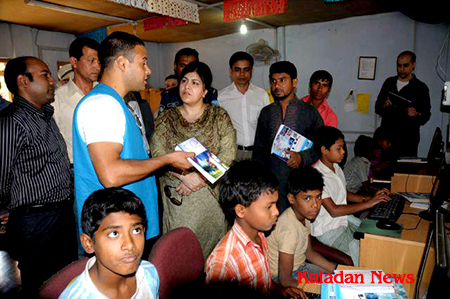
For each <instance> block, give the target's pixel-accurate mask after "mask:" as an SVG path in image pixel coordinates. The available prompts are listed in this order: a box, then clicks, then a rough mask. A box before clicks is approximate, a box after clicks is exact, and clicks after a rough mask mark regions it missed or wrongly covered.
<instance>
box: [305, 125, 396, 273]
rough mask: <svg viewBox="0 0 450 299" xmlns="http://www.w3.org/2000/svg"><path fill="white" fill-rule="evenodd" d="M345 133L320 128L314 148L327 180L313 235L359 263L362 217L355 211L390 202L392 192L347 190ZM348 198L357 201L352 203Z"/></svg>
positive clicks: (319, 166) (312, 231) (319, 167)
mask: <svg viewBox="0 0 450 299" xmlns="http://www.w3.org/2000/svg"><path fill="white" fill-rule="evenodd" d="M343 146H344V135H343V134H342V132H341V131H339V130H338V129H336V128H333V127H327V126H325V127H321V128H319V129H317V131H316V134H315V136H314V139H313V148H314V150H315V152H316V153H317V155H318V156H319V157H320V159H319V161H317V163H316V164H315V165H314V168H316V169H317V170H318V171H319V172H320V173H321V174H322V175H323V179H324V188H323V193H322V205H323V207H325V208H323V207H322V209H321V210H320V212H319V215H318V216H317V218H316V220H315V221H314V223H312V225H311V235H312V236H314V237H316V238H317V239H318V240H319V241H320V242H322V243H324V244H326V245H328V246H331V247H333V248H336V249H339V250H340V251H342V252H344V253H346V254H348V255H350V256H351V258H352V260H353V263H354V265H355V266H358V265H359V241H358V240H355V239H354V238H353V233H354V232H355V231H356V229H357V228H358V226H359V225H360V224H361V220H359V219H358V218H356V217H354V216H353V215H352V214H354V213H356V212H359V211H362V210H365V209H369V208H371V207H373V206H374V205H376V204H377V203H379V202H381V201H389V200H390V198H389V191H388V190H387V189H383V190H380V191H378V192H377V193H375V196H373V197H372V198H370V197H367V198H366V197H365V196H362V195H359V194H355V193H352V192H349V191H347V189H346V182H345V176H344V172H343V171H342V169H341V168H340V167H339V165H338V164H337V163H339V162H340V161H341V160H342V158H343V157H344V149H343ZM347 201H351V202H354V204H351V205H348V204H347Z"/></svg>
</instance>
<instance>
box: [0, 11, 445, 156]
mask: <svg viewBox="0 0 450 299" xmlns="http://www.w3.org/2000/svg"><path fill="white" fill-rule="evenodd" d="M237 30H238V28H236V31H237ZM447 31H448V24H438V25H430V24H424V23H418V22H415V21H413V20H411V19H409V18H408V17H406V16H404V15H403V14H401V13H387V14H379V15H373V16H363V17H354V18H348V19H344V20H338V21H332V22H324V23H314V24H306V25H295V26H287V27H285V28H279V29H278V36H276V34H275V32H276V31H275V30H273V29H264V30H253V31H249V32H248V34H247V35H241V34H239V33H235V34H230V35H226V36H222V37H217V38H211V39H205V40H201V41H196V42H190V43H170V44H157V43H146V48H147V51H148V56H149V66H150V68H151V69H152V74H151V75H150V77H149V80H148V81H149V86H151V87H162V86H163V84H164V78H165V77H166V76H167V75H169V74H171V73H173V59H174V57H175V53H176V52H177V51H178V50H179V49H181V48H183V47H193V48H195V49H197V50H198V52H199V54H200V60H202V61H204V62H206V63H207V64H208V65H209V66H210V67H211V69H212V72H213V76H214V81H213V86H214V87H216V88H217V89H218V90H220V89H222V88H223V87H225V86H227V85H229V84H230V83H231V80H230V78H229V66H228V59H229V57H230V56H231V55H232V54H233V53H234V52H235V51H239V50H245V49H246V47H247V46H248V45H249V44H252V43H255V42H257V41H258V40H259V39H260V38H263V39H265V40H266V41H267V42H268V44H269V45H270V46H272V47H274V48H278V49H279V50H280V53H281V56H280V57H278V59H287V60H290V61H292V62H293V63H294V64H295V65H296V66H297V68H298V71H299V75H298V78H299V81H300V83H299V86H298V88H297V94H298V95H299V96H302V95H304V94H307V93H308V82H309V77H310V75H311V74H312V72H314V71H315V70H318V69H326V70H328V71H329V72H330V73H331V74H332V75H333V77H334V80H335V81H334V84H333V88H332V90H331V94H330V96H329V103H330V105H331V106H332V108H333V109H334V110H335V111H336V113H337V114H338V116H339V121H340V124H339V128H340V129H341V130H343V131H344V132H345V134H346V139H347V140H348V141H350V148H349V150H350V154H352V144H351V141H354V140H355V139H356V137H357V136H358V135H359V134H360V132H367V134H372V132H373V131H374V129H375V128H376V126H377V125H378V124H379V119H378V117H377V116H376V115H375V113H374V108H373V107H374V103H375V100H376V96H377V94H378V92H379V90H380V88H381V85H382V83H383V82H384V80H385V79H386V78H387V77H388V76H393V75H395V74H396V69H395V62H396V57H397V55H398V53H400V52H401V51H403V50H406V49H410V50H413V51H415V52H416V54H417V57H418V60H417V68H416V75H417V77H418V78H419V79H420V80H422V81H424V82H425V83H426V84H427V85H428V87H429V88H430V95H431V98H432V117H431V119H430V121H429V122H428V123H427V124H426V125H425V126H423V127H422V130H421V131H422V132H421V136H422V139H421V144H420V147H419V154H420V155H423V156H424V155H426V152H427V149H428V146H429V144H430V140H431V138H432V135H433V132H434V129H435V127H436V126H438V125H439V126H441V128H442V129H443V131H444V136H445V134H446V128H445V127H446V125H447V124H448V115H447V114H442V113H440V111H439V106H440V99H441V90H442V87H443V81H442V80H441V79H440V78H439V77H438V76H437V73H436V70H435V65H436V60H437V56H438V54H439V51H440V50H441V46H442V44H443V42H444V40H445V38H446V34H447ZM74 38H75V36H74V35H72V34H66V33H60V32H50V31H44V30H37V29H34V28H30V27H26V26H19V25H10V24H6V23H0V40H2V43H0V57H6V58H11V57H17V56H20V55H32V56H39V55H40V56H41V58H43V60H44V61H46V62H47V63H48V64H49V66H50V69H51V71H52V73H53V75H54V76H55V77H56V62H57V61H67V60H68V47H69V45H70V43H71V41H72V40H73V39H74ZM276 43H277V44H278V47H275V44H276ZM284 45H286V48H284ZM39 50H41V51H39ZM443 50H444V51H443V54H442V59H441V65H442V67H443V68H444V70H445V71H446V72H447V73H450V65H449V62H448V57H449V54H450V47H448V45H447V46H446V47H445V48H444V49H443ZM283 53H286V57H284V55H283ZM359 56H376V57H377V68H376V77H375V80H358V79H357V71H358V59H359ZM274 61H276V60H273V61H272V63H273V62H274ZM268 73H269V65H266V64H264V63H256V65H255V67H254V71H253V83H254V84H256V85H259V86H261V87H263V88H264V89H267V88H268V87H269V84H268ZM446 80H450V78H448V77H447V79H446ZM350 89H353V90H354V91H355V92H356V93H358V92H368V93H370V95H371V96H370V101H371V103H370V111H369V113H368V114H357V113H354V112H352V113H346V112H345V111H344V107H343V101H344V99H345V98H346V96H347V95H348V93H349V91H350ZM356 131H357V132H356ZM355 132H356V133H355Z"/></svg>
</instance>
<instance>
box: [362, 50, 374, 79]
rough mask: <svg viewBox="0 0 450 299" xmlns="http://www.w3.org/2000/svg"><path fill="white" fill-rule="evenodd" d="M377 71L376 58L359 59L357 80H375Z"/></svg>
mask: <svg viewBox="0 0 450 299" xmlns="http://www.w3.org/2000/svg"><path fill="white" fill-rule="evenodd" d="M376 69H377V58H376V57H367V56H360V57H359V66H358V79H359V80H375V71H376Z"/></svg>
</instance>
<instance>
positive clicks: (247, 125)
mask: <svg viewBox="0 0 450 299" xmlns="http://www.w3.org/2000/svg"><path fill="white" fill-rule="evenodd" d="M253 63H254V60H253V57H252V56H251V55H250V54H248V53H246V52H242V51H240V52H236V53H234V54H233V55H232V56H231V58H230V62H229V64H230V76H231V80H232V81H233V83H231V85H230V86H228V87H225V88H224V89H222V90H221V91H220V92H219V103H220V106H222V107H223V108H224V109H225V110H226V111H227V112H228V114H229V115H230V117H231V121H232V122H233V126H234V128H235V129H236V135H237V147H238V151H237V156H236V160H238V161H240V160H243V159H251V158H252V154H253V142H254V140H255V132H256V125H257V123H258V117H259V113H260V112H261V109H262V108H263V107H264V106H267V105H269V104H270V101H269V96H268V94H267V92H266V91H265V90H264V89H262V88H260V87H258V86H255V85H253V84H252V83H251V82H250V80H251V79H252V71H253Z"/></svg>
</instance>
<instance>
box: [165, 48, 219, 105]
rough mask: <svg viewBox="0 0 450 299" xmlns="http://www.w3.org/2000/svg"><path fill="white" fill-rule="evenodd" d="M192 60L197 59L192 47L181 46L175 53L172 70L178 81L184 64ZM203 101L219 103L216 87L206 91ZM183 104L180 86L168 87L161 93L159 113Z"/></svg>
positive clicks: (196, 53)
mask: <svg viewBox="0 0 450 299" xmlns="http://www.w3.org/2000/svg"><path fill="white" fill-rule="evenodd" d="M193 61H199V60H198V52H197V51H196V50H195V49H192V48H183V49H181V50H179V51H178V52H177V54H175V61H174V63H173V70H174V71H175V75H176V76H177V78H178V83H179V82H180V80H181V79H182V78H180V76H181V71H182V70H183V69H184V67H185V66H186V65H188V64H189V63H191V62H193ZM203 101H204V102H205V103H207V104H215V105H217V106H218V105H219V102H218V101H217V89H215V88H213V87H211V88H210V90H209V91H208V93H207V94H206V96H205V98H204V99H203ZM181 105H183V101H182V100H181V98H180V88H179V86H176V87H173V88H169V89H166V90H164V91H163V92H162V93H161V103H160V104H159V113H161V112H162V111H163V110H164V109H168V108H171V107H177V106H181Z"/></svg>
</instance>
